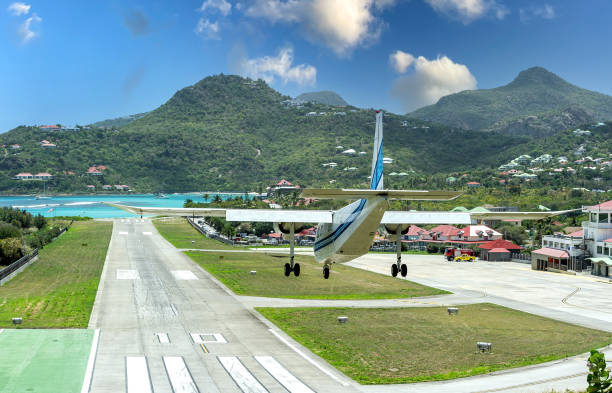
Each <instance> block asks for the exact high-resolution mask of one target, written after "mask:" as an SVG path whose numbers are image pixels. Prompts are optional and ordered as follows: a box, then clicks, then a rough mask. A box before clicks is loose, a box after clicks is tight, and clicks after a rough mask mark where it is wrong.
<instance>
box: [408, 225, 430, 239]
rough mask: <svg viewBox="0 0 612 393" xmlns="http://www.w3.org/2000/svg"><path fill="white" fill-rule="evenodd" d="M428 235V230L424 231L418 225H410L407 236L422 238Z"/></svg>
mask: <svg viewBox="0 0 612 393" xmlns="http://www.w3.org/2000/svg"><path fill="white" fill-rule="evenodd" d="M426 233H427V229H423V228H421V227H418V226H416V225H410V227H409V228H408V232H406V236H410V237H412V236H417V237H418V236H421V235H424V234H426Z"/></svg>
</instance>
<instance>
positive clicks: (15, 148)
mask: <svg viewBox="0 0 612 393" xmlns="http://www.w3.org/2000/svg"><path fill="white" fill-rule="evenodd" d="M11 149H13V150H19V149H21V145H18V144H16V143H15V144H13V145H11Z"/></svg>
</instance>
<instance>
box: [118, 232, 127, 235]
mask: <svg viewBox="0 0 612 393" xmlns="http://www.w3.org/2000/svg"><path fill="white" fill-rule="evenodd" d="M119 234H120V235H127V234H128V233H127V232H119Z"/></svg>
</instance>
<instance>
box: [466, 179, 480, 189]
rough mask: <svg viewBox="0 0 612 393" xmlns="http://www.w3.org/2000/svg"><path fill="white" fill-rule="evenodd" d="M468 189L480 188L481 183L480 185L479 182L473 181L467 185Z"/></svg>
mask: <svg viewBox="0 0 612 393" xmlns="http://www.w3.org/2000/svg"><path fill="white" fill-rule="evenodd" d="M467 186H468V187H472V188H476V187H480V183H478V182H477V181H471V182H469V183H467Z"/></svg>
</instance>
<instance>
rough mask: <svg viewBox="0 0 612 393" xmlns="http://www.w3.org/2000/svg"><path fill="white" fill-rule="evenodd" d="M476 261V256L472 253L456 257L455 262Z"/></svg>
mask: <svg viewBox="0 0 612 393" xmlns="http://www.w3.org/2000/svg"><path fill="white" fill-rule="evenodd" d="M475 261H476V257H475V256H472V255H466V254H463V255H459V256H457V257H455V262H475Z"/></svg>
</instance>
